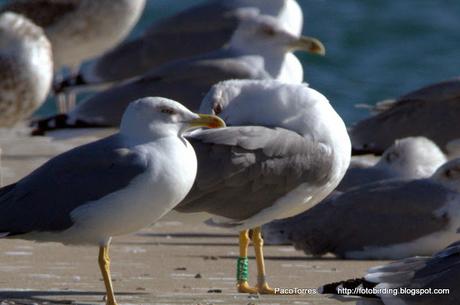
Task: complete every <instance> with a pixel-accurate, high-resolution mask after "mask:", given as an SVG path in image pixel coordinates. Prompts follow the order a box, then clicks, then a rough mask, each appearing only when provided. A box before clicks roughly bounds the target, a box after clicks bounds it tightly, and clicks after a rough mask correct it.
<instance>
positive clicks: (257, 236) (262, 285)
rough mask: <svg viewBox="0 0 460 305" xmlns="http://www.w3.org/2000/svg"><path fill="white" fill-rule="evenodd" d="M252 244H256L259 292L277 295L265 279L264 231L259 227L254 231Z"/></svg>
mask: <svg viewBox="0 0 460 305" xmlns="http://www.w3.org/2000/svg"><path fill="white" fill-rule="evenodd" d="M253 232H254V233H253V238H252V242H253V243H254V251H255V254H256V262H257V291H258V292H259V293H260V294H275V291H274V290H273V289H272V288H270V286H268V283H267V280H266V278H265V262H264V251H263V247H264V240H263V238H262V229H261V227H257V228H255V229H254V231H253Z"/></svg>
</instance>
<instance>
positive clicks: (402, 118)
mask: <svg viewBox="0 0 460 305" xmlns="http://www.w3.org/2000/svg"><path fill="white" fill-rule="evenodd" d="M459 115H460V78H456V79H452V80H449V81H444V82H441V83H437V84H434V85H431V86H427V87H424V88H422V89H419V90H417V91H414V92H411V93H409V94H406V95H404V96H402V97H400V98H399V99H397V100H396V101H395V102H393V103H391V104H389V105H386V108H385V110H383V111H381V112H379V113H378V114H377V115H375V116H372V117H370V118H368V119H364V120H362V121H360V122H358V123H357V124H355V125H354V126H353V127H352V129H351V132H350V137H351V141H352V144H353V150H354V151H355V153H361V154H362V153H376V154H381V153H382V152H383V151H384V150H385V149H386V148H387V147H389V146H390V145H391V144H392V143H393V142H394V141H395V140H396V139H400V138H404V137H411V136H424V137H427V138H428V139H430V140H433V141H434V142H435V143H436V144H437V145H439V147H441V149H443V150H444V149H445V145H446V144H447V143H448V142H449V141H452V140H455V139H457V138H460V132H459V130H460V120H458V117H459Z"/></svg>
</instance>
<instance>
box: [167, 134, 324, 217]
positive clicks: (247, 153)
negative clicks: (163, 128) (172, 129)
mask: <svg viewBox="0 0 460 305" xmlns="http://www.w3.org/2000/svg"><path fill="white" fill-rule="evenodd" d="M189 140H190V142H191V143H192V145H193V147H194V149H195V152H196V154H197V158H198V173H197V178H196V180H195V184H194V186H193V188H192V190H191V191H190V193H189V194H188V195H187V197H186V198H185V199H184V200H183V201H182V202H181V203H180V204H179V205H178V206H177V207H176V210H178V211H180V212H186V213H191V212H208V213H211V214H213V215H218V216H223V217H226V218H231V219H235V220H244V219H246V218H248V217H250V216H253V215H255V214H256V213H258V212H259V211H261V210H262V209H264V208H267V207H269V206H271V205H272V204H273V203H274V202H275V200H277V199H278V198H280V197H282V196H284V195H285V194H286V193H288V192H289V191H291V190H292V189H294V188H295V187H297V186H298V185H299V184H301V183H311V184H318V185H322V184H324V183H325V182H326V181H327V180H328V178H329V175H330V171H331V167H332V164H330V162H331V161H330V160H329V158H328V157H327V156H326V155H327V154H326V152H323V151H320V149H318V145H317V144H315V143H313V142H311V141H309V140H307V139H305V138H303V137H301V136H300V135H298V134H297V133H294V132H292V131H289V130H286V129H282V128H267V127H259V126H258V127H255V126H246V127H228V128H225V129H220V130H208V131H204V132H201V133H199V134H198V135H194V136H193V137H191V138H190V139H189Z"/></svg>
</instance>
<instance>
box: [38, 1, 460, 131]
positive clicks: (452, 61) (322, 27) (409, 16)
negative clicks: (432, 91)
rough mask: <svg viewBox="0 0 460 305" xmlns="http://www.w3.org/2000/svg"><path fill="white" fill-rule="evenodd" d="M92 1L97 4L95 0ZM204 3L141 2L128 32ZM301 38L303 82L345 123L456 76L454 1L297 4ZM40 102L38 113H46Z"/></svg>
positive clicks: (459, 13)
mask: <svg viewBox="0 0 460 305" xmlns="http://www.w3.org/2000/svg"><path fill="white" fill-rule="evenodd" d="M95 1H97V0H95ZM200 2H203V1H196V0H195V1H192V0H148V5H147V8H146V11H145V13H144V15H143V17H142V19H141V21H140V23H139V24H138V26H137V27H136V29H135V31H134V33H133V35H136V34H138V33H139V32H141V31H142V29H144V28H145V27H146V26H147V25H149V24H150V23H151V22H153V21H155V20H157V19H158V18H160V17H164V16H168V15H172V14H174V13H175V12H177V11H180V10H182V9H185V8H187V7H189V6H191V5H194V4H196V3H200ZM298 2H299V4H300V5H301V6H302V8H303V10H304V14H305V25H304V34H306V35H311V36H315V37H318V38H319V39H320V40H321V41H322V42H323V43H324V44H325V46H326V48H327V56H326V57H324V58H321V57H316V56H310V55H303V54H298V55H299V57H300V58H301V60H302V63H303V65H304V69H305V80H306V81H307V82H308V83H310V85H311V86H312V87H313V88H316V89H318V90H319V91H321V92H322V93H323V94H325V95H326V96H327V97H328V98H329V99H330V101H331V103H332V104H333V105H334V107H335V108H336V110H337V111H338V112H339V113H340V114H341V115H342V117H343V118H344V120H345V121H346V122H347V123H348V124H350V123H352V122H354V121H356V120H358V119H361V118H363V117H366V116H367V115H368V112H367V110H363V109H356V108H355V107H354V106H353V105H354V104H356V103H375V102H377V101H379V100H382V99H386V98H391V97H396V96H398V95H401V94H403V93H405V92H407V91H410V90H413V89H417V88H418V87H420V86H423V85H426V84H429V83H433V82H437V81H440V80H444V79H448V78H452V77H455V76H459V75H460V71H459V69H460V1H459V0H443V1H439V0H399V1H398V0H391V1H377V0H344V1H340V0H329V1H326V0H298ZM53 111H54V107H53V103H51V101H48V102H47V105H45V106H44V107H43V108H42V109H41V110H40V111H39V113H40V114H51V113H52V112H53Z"/></svg>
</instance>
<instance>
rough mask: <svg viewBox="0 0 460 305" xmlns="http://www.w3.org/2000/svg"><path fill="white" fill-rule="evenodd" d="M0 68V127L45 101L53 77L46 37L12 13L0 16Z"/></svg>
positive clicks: (13, 122)
mask: <svg viewBox="0 0 460 305" xmlns="http://www.w3.org/2000/svg"><path fill="white" fill-rule="evenodd" d="M0 71H1V72H0V73H1V78H0V127H12V126H13V125H15V124H16V123H17V122H19V121H21V120H23V119H25V118H27V117H29V116H30V115H31V114H32V113H33V112H34V111H35V110H36V109H37V108H38V107H39V106H40V105H41V104H42V103H43V102H44V101H45V99H46V96H47V94H48V91H49V89H50V86H51V80H52V77H53V59H52V54H51V46H50V43H49V41H48V39H47V38H46V36H45V34H44V33H43V31H42V29H41V28H40V27H38V26H36V25H35V24H33V23H32V22H31V21H30V20H28V19H27V18H25V17H23V16H20V15H17V14H15V13H2V14H1V15H0Z"/></svg>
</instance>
